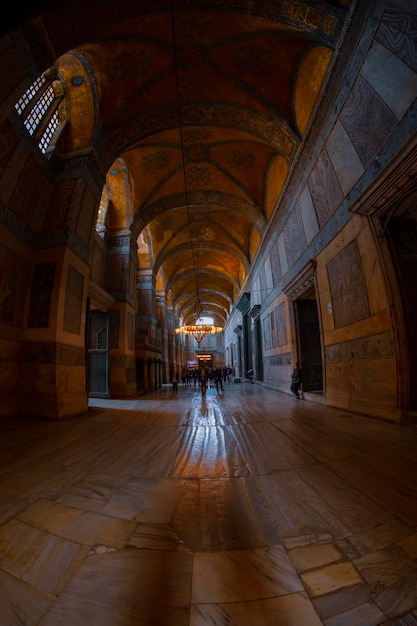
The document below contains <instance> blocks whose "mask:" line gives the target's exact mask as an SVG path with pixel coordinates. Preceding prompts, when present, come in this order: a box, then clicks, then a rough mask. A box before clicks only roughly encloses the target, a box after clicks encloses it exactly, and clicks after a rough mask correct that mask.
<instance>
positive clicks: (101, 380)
mask: <svg viewBox="0 0 417 626" xmlns="http://www.w3.org/2000/svg"><path fill="white" fill-rule="evenodd" d="M87 393H88V395H89V396H99V397H109V396H110V386H109V315H108V313H102V312H99V311H90V312H89V315H88V325H87Z"/></svg>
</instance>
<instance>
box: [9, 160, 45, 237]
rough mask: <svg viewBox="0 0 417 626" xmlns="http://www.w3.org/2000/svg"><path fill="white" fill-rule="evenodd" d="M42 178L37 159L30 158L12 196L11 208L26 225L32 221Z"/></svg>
mask: <svg viewBox="0 0 417 626" xmlns="http://www.w3.org/2000/svg"><path fill="white" fill-rule="evenodd" d="M42 179H43V176H42V174H41V171H40V169H39V166H38V164H37V163H36V161H34V160H32V159H31V160H28V161H27V162H26V164H25V167H24V168H23V171H22V173H21V175H20V178H19V180H18V184H17V185H16V187H15V189H14V191H13V194H12V196H11V198H10V203H9V207H10V210H11V211H12V212H13V213H14V214H15V215H16V216H17V217H18V218H19V219H20V220H21V221H22V222H23V223H24V224H26V225H30V224H31V222H32V216H33V214H34V211H35V207H36V201H37V198H38V196H39V194H40V189H41V185H42ZM22 181H24V182H22Z"/></svg>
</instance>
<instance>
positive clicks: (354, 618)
mask: <svg viewBox="0 0 417 626" xmlns="http://www.w3.org/2000/svg"><path fill="white" fill-rule="evenodd" d="M384 620H385V615H384V614H383V613H382V612H381V611H380V610H379V608H378V607H377V606H375V604H373V603H371V602H368V603H367V604H362V605H361V606H357V607H355V608H354V609H350V610H349V611H346V612H345V613H340V614H339V615H335V616H334V617H330V618H329V619H326V620H324V622H323V624H324V626H378V625H379V624H382V622H383V621H384Z"/></svg>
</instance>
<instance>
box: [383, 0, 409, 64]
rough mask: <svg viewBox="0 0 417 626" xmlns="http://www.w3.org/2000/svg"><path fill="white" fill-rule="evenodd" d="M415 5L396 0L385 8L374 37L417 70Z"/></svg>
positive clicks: (404, 0)
mask: <svg viewBox="0 0 417 626" xmlns="http://www.w3.org/2000/svg"><path fill="white" fill-rule="evenodd" d="M416 31H417V5H416V3H415V2H414V3H413V2H410V1H409V0H396V2H391V3H389V4H388V5H387V7H386V8H385V11H384V13H383V16H382V20H381V23H380V26H379V29H378V31H377V33H376V36H375V39H376V40H377V41H378V42H379V43H381V44H382V45H383V46H384V47H385V48H387V50H391V52H394V54H396V56H398V58H400V59H401V60H402V61H404V63H406V64H407V65H409V66H410V67H411V68H412V69H413V70H414V71H415V72H417V47H416V38H415V34H416Z"/></svg>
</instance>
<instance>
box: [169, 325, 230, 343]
mask: <svg viewBox="0 0 417 626" xmlns="http://www.w3.org/2000/svg"><path fill="white" fill-rule="evenodd" d="M197 321H198V320H197ZM222 332H223V328H222V327H221V326H216V325H215V324H184V325H183V326H179V328H176V329H175V333H176V334H177V335H192V336H193V337H194V339H195V340H196V341H197V346H198V347H200V344H201V342H202V341H203V339H204V337H205V336H206V335H217V334H218V333H222Z"/></svg>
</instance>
